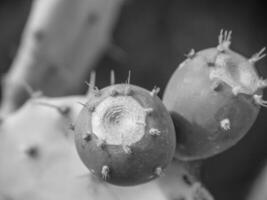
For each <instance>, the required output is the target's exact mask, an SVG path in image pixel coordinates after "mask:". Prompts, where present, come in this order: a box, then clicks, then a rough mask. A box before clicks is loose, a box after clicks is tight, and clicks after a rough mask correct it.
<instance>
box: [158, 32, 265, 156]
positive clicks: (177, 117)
mask: <svg viewBox="0 0 267 200" xmlns="http://www.w3.org/2000/svg"><path fill="white" fill-rule="evenodd" d="M230 44H231V32H227V31H223V30H222V31H221V32H220V35H219V44H218V46H217V47H216V48H209V49H205V50H202V51H199V52H195V51H194V50H191V51H190V52H189V54H188V55H187V56H188V58H187V59H186V60H185V61H184V62H182V63H181V64H180V65H179V67H178V69H177V70H176V71H175V72H174V74H173V75H172V77H171V79H170V80H169V83H168V85H167V88H166V90H165V94H164V97H163V102H164V104H165V105H166V107H167V108H168V110H169V111H170V112H171V115H172V118H173V120H174V123H175V126H176V131H177V134H178V140H177V151H176V157H178V158H179V159H182V160H195V159H202V158H207V157H210V156H213V155H215V154H218V153H220V152H222V151H224V150H226V149H228V148H229V147H231V146H233V145H234V144H236V143H237V142H238V141H239V140H240V139H241V138H242V137H243V136H244V135H245V134H246V133H247V132H248V130H249V129H250V127H251V126H252V124H253V123H254V121H255V119H256V117H257V115H258V112H259V109H260V106H264V107H266V105H267V104H266V101H264V100H263V99H262V89H263V88H265V87H266V86H267V80H264V79H262V78H260V77H259V76H258V74H257V72H256V70H255V63H256V62H257V61H259V60H260V59H262V58H263V57H264V56H265V54H263V52H264V50H265V49H262V50H261V51H260V52H259V53H257V54H255V55H253V56H252V57H251V58H250V59H247V58H245V57H244V56H242V55H240V54H239V53H236V52H234V51H233V50H231V49H230Z"/></svg>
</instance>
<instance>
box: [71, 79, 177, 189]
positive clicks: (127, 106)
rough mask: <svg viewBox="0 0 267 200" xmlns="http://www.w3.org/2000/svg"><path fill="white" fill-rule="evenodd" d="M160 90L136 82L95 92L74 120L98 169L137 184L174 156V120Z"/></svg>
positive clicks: (80, 142) (86, 156) (80, 146)
mask: <svg viewBox="0 0 267 200" xmlns="http://www.w3.org/2000/svg"><path fill="white" fill-rule="evenodd" d="M156 93H157V89H154V90H153V91H152V92H149V91H147V90H145V89H142V88H140V87H138V86H134V85H131V84H116V85H111V86H109V87H106V88H104V89H102V90H94V91H92V92H91V95H89V96H88V102H87V103H86V104H84V108H83V109H82V111H81V113H80V114H79V116H78V118H77V121H76V124H75V143H76V147H77V150H78V153H79V155H80V157H81V159H82V161H83V162H84V164H85V165H86V166H87V167H88V169H89V170H90V171H91V172H92V173H93V174H94V175H96V176H97V177H99V178H101V179H103V180H104V181H106V182H109V183H111V184H115V185H121V186H127V185H137V184H140V183H145V182H148V181H150V180H152V179H154V178H156V177H158V176H160V175H161V173H162V171H163V170H164V169H165V168H166V166H167V165H168V164H169V163H170V162H171V161H172V159H173V155H174V152H175V145H176V141H175V140H176V137H175V131H174V125H173V122H172V119H171V117H170V115H169V113H168V111H167V109H166V108H165V107H164V105H163V104H162V102H161V100H160V99H159V98H158V97H157V95H156Z"/></svg>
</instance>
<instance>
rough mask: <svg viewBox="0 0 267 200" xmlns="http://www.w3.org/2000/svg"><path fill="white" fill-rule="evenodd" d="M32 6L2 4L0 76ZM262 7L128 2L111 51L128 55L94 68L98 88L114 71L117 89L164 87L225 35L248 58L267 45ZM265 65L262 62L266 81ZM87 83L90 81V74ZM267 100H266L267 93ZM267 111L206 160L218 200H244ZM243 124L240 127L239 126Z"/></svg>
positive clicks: (261, 149)
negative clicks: (190, 58)
mask: <svg viewBox="0 0 267 200" xmlns="http://www.w3.org/2000/svg"><path fill="white" fill-rule="evenodd" d="M30 6H31V0H23V1H15V0H4V1H3V0H2V1H0V73H1V76H3V75H4V74H5V73H6V72H7V70H8V69H9V67H10V65H11V63H12V59H13V58H14V56H15V55H16V50H17V47H18V45H19V41H20V36H21V33H22V30H23V27H24V25H25V22H26V19H27V16H28V13H29V11H30ZM266 8H267V6H266V5H265V1H263V0H262V1H260V0H250V1H215V0H209V1H201V0H199V1H198V0H186V1H185V0H127V1H126V3H125V5H124V6H123V9H122V12H121V15H120V18H119V21H118V23H117V25H116V27H115V29H114V34H113V40H114V45H116V46H117V47H119V48H120V49H121V50H123V53H119V51H117V52H116V51H114V52H113V53H110V52H109V53H106V54H105V55H104V56H103V57H102V59H101V60H100V61H99V63H98V64H97V65H96V67H97V70H96V71H97V85H98V86H99V87H100V88H101V87H104V86H106V85H108V84H109V71H110V69H114V70H115V72H116V79H117V82H125V80H126V78H127V74H128V70H129V69H130V70H131V72H132V73H131V74H132V76H131V82H132V83H133V84H136V85H140V86H142V87H144V88H147V89H152V88H153V86H154V85H157V86H160V87H161V89H162V90H161V93H160V96H162V94H163V91H164V88H165V86H166V84H167V81H168V79H169V77H170V76H171V74H172V72H173V71H174V70H175V69H176V67H177V65H178V64H179V63H180V62H182V61H183V60H184V59H185V57H184V54H185V53H187V52H188V51H189V50H190V49H191V48H194V49H195V50H197V51H198V50H201V49H205V48H208V47H212V46H216V45H217V37H218V34H219V31H220V29H221V28H224V29H226V30H232V31H233V39H232V45H231V47H232V49H233V50H235V51H237V52H239V53H241V54H243V55H245V56H246V57H250V56H251V55H252V54H254V53H255V52H257V51H259V50H260V49H261V48H262V47H263V46H266V45H267V37H266V35H267V28H266V25H267V22H266V19H267V18H266V15H265V13H266V12H267V9H266ZM266 64H267V59H266V58H265V59H263V60H261V61H260V62H258V63H257V70H258V72H259V74H260V75H261V76H263V77H266V78H267V66H266ZM88 77H89V75H88ZM265 93H266V94H265V95H264V97H265V99H267V92H265ZM266 119H267V108H262V110H261V112H260V114H259V116H258V118H257V121H256V123H255V124H254V126H253V127H252V128H251V131H250V132H249V133H248V134H247V135H246V137H245V138H244V139H242V141H241V142H240V143H238V144H237V145H236V146H234V147H233V148H231V149H230V150H228V151H226V152H224V153H222V154H220V155H218V156H215V157H212V158H210V159H208V160H205V161H204V166H203V171H202V178H203V181H204V183H205V184H206V186H207V187H208V188H209V189H210V191H211V193H212V194H214V196H215V199H216V200H225V199H227V200H238V199H244V198H245V196H246V194H247V192H248V191H249V188H250V186H251V184H252V183H253V180H254V179H255V176H256V175H257V173H258V172H259V170H260V169H261V167H263V165H264V164H265V160H266V158H267V148H266V146H267V145H266V144H267V123H266ZM240 123H242V120H241V121H240Z"/></svg>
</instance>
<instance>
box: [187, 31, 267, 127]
mask: <svg viewBox="0 0 267 200" xmlns="http://www.w3.org/2000/svg"><path fill="white" fill-rule="evenodd" d="M231 37H232V31H224V30H223V29H222V30H221V31H220V34H219V37H218V45H217V50H218V54H219V53H224V52H225V51H226V50H229V48H230V45H231ZM265 50H266V48H265V47H263V48H262V49H261V50H260V51H259V52H257V53H255V54H254V55H252V56H251V58H249V59H248V62H249V63H251V64H255V63H256V62H258V61H259V60H261V59H262V58H264V57H265V56H266V53H264V52H265ZM196 54H197V53H196V51H195V50H194V49H191V50H190V51H189V53H187V54H186V55H185V56H186V57H187V59H193V58H194V57H195V56H196ZM218 54H217V55H218ZM207 65H208V66H210V67H214V66H215V63H214V62H212V61H208V63H207ZM256 84H257V85H256V87H257V89H264V88H266V87H267V79H262V78H259V79H258V80H257V83H256ZM221 87H222V83H221V82H220V81H218V80H214V82H213V84H212V86H211V88H212V90H214V91H219V90H220V88H221ZM241 90H242V88H241V86H236V87H233V88H232V92H233V94H234V95H235V96H237V95H238V94H239V93H240V91H241ZM252 97H253V100H254V102H255V103H256V104H257V105H260V106H263V107H267V101H265V100H263V96H262V95H258V94H252ZM220 127H221V128H222V129H223V130H224V131H228V130H230V129H231V122H230V120H229V119H228V118H225V119H223V120H221V121H220Z"/></svg>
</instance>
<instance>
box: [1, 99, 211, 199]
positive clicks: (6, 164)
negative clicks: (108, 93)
mask: <svg viewBox="0 0 267 200" xmlns="http://www.w3.org/2000/svg"><path fill="white" fill-rule="evenodd" d="M84 101H86V97H85V96H71V97H64V98H47V97H41V98H40V97H38V98H35V99H31V100H28V101H27V102H26V103H25V104H24V105H23V106H22V107H21V108H20V109H19V110H18V111H16V112H14V113H12V114H10V115H9V116H8V117H7V118H5V119H4V121H3V122H2V123H1V124H0V139H1V140H0V163H1V165H0V199H1V200H2V199H21V200H26V199H27V200H36V199H45V200H61V199H65V200H73V199H77V198H78V199H81V200H86V199H87V200H118V199H129V200H135V199H139V200H146V199H155V200H169V199H175V198H176V199H177V198H182V197H183V198H184V199H185V200H193V199H201V197H203V196H204V197H205V198H206V199H207V200H212V197H210V194H209V193H208V192H207V190H206V189H205V188H204V187H203V186H202V185H201V183H200V182H198V181H197V180H196V179H194V178H193V177H191V175H190V174H189V172H188V171H187V170H186V168H185V167H184V166H183V165H182V164H181V163H180V162H177V161H173V162H172V163H171V165H170V167H169V168H168V169H167V170H166V171H165V172H164V174H165V175H164V176H161V177H160V178H159V179H157V180H156V181H151V182H148V183H146V184H142V185H137V186H134V187H118V186H115V185H109V184H105V182H103V181H101V180H99V179H97V178H95V177H94V176H93V175H92V174H91V173H90V172H89V173H88V170H87V168H86V167H85V166H84V165H83V163H82V162H81V161H80V159H79V156H78V154H77V153H76V151H75V144H74V140H73V137H74V136H73V131H71V130H70V129H69V125H70V123H71V122H72V121H73V120H75V119H76V118H77V115H78V113H79V112H80V110H81V109H82V107H81V105H79V104H78V103H77V102H84ZM33 120H34V121H33ZM204 197H203V198H204ZM203 198H202V199H203Z"/></svg>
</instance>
